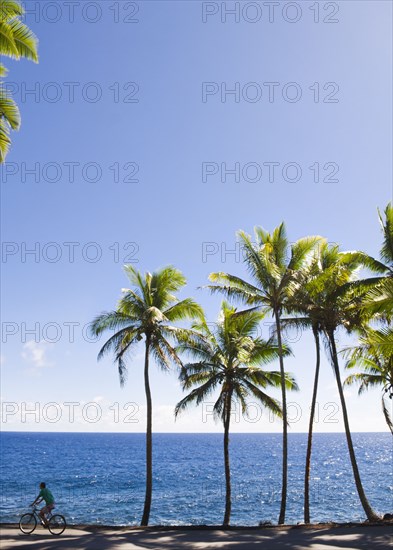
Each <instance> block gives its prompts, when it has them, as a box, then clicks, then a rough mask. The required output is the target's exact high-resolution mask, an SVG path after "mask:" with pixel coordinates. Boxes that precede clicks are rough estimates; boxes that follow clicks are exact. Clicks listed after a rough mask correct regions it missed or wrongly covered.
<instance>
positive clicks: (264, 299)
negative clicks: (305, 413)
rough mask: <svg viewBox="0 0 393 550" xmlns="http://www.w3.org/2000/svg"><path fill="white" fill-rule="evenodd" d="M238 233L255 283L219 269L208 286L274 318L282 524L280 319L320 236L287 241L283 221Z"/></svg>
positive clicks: (285, 423)
mask: <svg viewBox="0 0 393 550" xmlns="http://www.w3.org/2000/svg"><path fill="white" fill-rule="evenodd" d="M239 237H240V240H241V244H242V247H243V252H244V255H243V258H244V262H245V264H246V266H247V268H248V271H249V273H250V275H251V277H252V279H253V281H254V282H255V284H251V283H248V282H246V281H244V280H243V279H241V278H239V277H236V276H234V275H229V274H228V273H222V272H221V273H212V274H211V275H210V280H211V281H212V282H213V283H218V284H215V285H209V286H208V288H210V289H211V291H212V292H221V293H223V294H224V295H226V296H228V297H230V298H236V299H239V300H241V301H242V302H243V303H245V304H247V305H250V306H252V307H257V308H262V310H264V311H270V312H271V314H272V315H273V318H274V321H275V325H276V334H277V342H278V351H279V362H280V373H281V397H282V411H283V414H282V419H283V451H282V453H283V454H282V491H281V505H280V514H279V519H278V523H279V524H283V523H284V522H285V511H286V501H287V490H288V488H287V485H288V415H287V400H286V383H285V369H284V353H283V341H282V330H281V319H282V314H283V312H284V311H285V308H286V304H287V301H288V299H289V298H290V297H291V296H293V295H294V292H295V291H296V289H298V288H299V287H300V286H301V284H302V282H303V281H304V278H305V274H306V272H307V271H308V269H309V265H310V262H311V257H312V252H313V250H314V248H315V246H316V244H317V243H318V241H319V237H305V238H303V239H299V240H298V241H296V242H295V243H293V244H291V245H290V243H289V242H288V239H287V236H286V230H285V225H284V223H281V224H280V225H279V226H278V227H277V228H276V229H274V231H273V233H271V234H270V233H268V232H267V231H265V230H264V229H262V228H261V227H257V228H255V241H256V242H255V243H253V242H252V240H251V237H250V236H249V235H247V234H246V233H244V231H240V232H239ZM288 252H289V258H288V257H287V255H288Z"/></svg>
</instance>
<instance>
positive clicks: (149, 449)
mask: <svg viewBox="0 0 393 550" xmlns="http://www.w3.org/2000/svg"><path fill="white" fill-rule="evenodd" d="M149 352H150V338H149V336H146V350H145V393H146V405H147V426H146V494H145V506H144V508H143V516H142V521H141V525H142V526H146V525H148V523H149V516H150V507H151V495H152V490H153V442H152V401H151V392H150V383H149Z"/></svg>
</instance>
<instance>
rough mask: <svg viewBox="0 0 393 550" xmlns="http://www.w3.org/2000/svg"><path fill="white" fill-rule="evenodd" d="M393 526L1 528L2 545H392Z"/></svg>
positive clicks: (85, 548)
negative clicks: (29, 532) (53, 530)
mask: <svg viewBox="0 0 393 550" xmlns="http://www.w3.org/2000/svg"><path fill="white" fill-rule="evenodd" d="M392 534H393V526H387V525H383V526H364V525H359V526H357V525H356V526H349V527H345V526H342V527H330V528H318V527H308V528H304V527H303V528H288V527H284V528H270V529H262V530H251V529H250V530H247V529H242V530H236V529H234V530H230V531H224V530H220V529H209V530H194V529H192V530H188V529H173V530H172V529H170V528H168V529H165V530H163V529H155V528H154V527H149V528H147V529H133V530H130V529H108V528H105V529H104V528H88V527H86V528H78V529H76V528H67V530H66V531H65V532H64V533H63V534H62V535H61V536H60V537H55V536H53V535H51V534H50V533H48V532H47V531H46V530H44V529H42V528H40V527H39V528H37V529H36V531H35V532H34V533H33V534H32V535H23V534H22V533H20V532H19V531H18V529H17V527H16V526H15V527H3V528H0V536H1V546H0V547H1V550H9V549H11V548H20V549H22V548H23V549H24V548H26V549H27V550H52V549H54V548H56V549H57V548H59V549H61V550H109V549H110V550H145V549H157V550H166V549H169V548H170V549H171V550H177V549H179V550H182V549H187V550H200V549H202V548H203V549H212V550H217V549H225V550H249V549H250V550H259V549H266V550H278V549H280V550H286V549H291V550H343V549H345V548H347V549H351V550H388V549H389V550H392V549H393V537H392Z"/></svg>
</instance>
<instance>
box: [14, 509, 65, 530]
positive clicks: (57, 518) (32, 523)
mask: <svg viewBox="0 0 393 550" xmlns="http://www.w3.org/2000/svg"><path fill="white" fill-rule="evenodd" d="M38 511H39V510H38V508H37V506H33V509H32V511H31V512H28V513H27V514H23V516H22V517H21V518H20V520H19V529H20V530H21V531H22V533H24V534H25V535H30V534H31V533H32V532H33V531H34V529H35V528H36V527H37V523H38V522H40V523H42V522H41V518H40V517H39V515H38ZM47 522H48V529H49V531H50V532H51V533H52V535H61V534H62V533H63V531H64V529H65V528H66V527H67V523H66V520H65V518H64V516H62V515H61V514H53V515H52V514H50V515H49V516H48V517H47Z"/></svg>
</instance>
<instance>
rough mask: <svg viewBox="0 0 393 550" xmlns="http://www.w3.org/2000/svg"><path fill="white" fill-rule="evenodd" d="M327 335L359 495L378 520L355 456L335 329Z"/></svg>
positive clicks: (369, 514) (369, 516)
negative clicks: (368, 497)
mask: <svg viewBox="0 0 393 550" xmlns="http://www.w3.org/2000/svg"><path fill="white" fill-rule="evenodd" d="M327 336H328V339H329V344H330V354H331V358H332V363H333V367H334V374H335V376H336V381H337V388H338V393H339V395H340V401H341V407H342V410H343V419H344V426H345V435H346V438H347V445H348V451H349V457H350V459H351V465H352V470H353V477H354V478H355V484H356V489H357V492H358V495H359V499H360V502H361V503H362V506H363V509H364V511H365V513H366V516H367V519H368V520H369V521H378V520H379V519H380V518H379V516H378V515H377V514H376V513H375V512H374V510H373V509H372V508H371V506H370V503H369V502H368V500H367V497H366V494H365V492H364V489H363V485H362V482H361V479H360V474H359V469H358V465H357V462H356V456H355V451H354V448H353V443H352V436H351V431H350V429H349V422H348V413H347V406H346V403H345V398H344V392H343V387H342V383H341V377H340V368H339V364H338V359H337V349H336V342H335V339H334V331H333V330H330V331H328V332H327Z"/></svg>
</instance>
